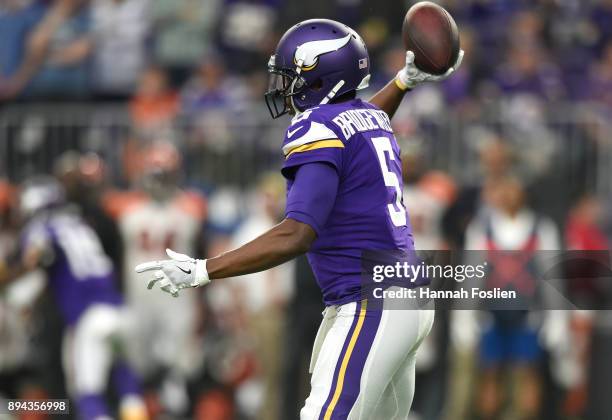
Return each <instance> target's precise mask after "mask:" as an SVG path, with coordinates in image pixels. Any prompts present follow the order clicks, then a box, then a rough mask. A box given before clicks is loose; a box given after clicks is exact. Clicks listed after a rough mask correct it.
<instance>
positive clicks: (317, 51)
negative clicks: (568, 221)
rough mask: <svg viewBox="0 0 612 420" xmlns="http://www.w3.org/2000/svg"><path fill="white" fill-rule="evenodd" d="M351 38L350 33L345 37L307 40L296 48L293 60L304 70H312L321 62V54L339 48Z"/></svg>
mask: <svg viewBox="0 0 612 420" xmlns="http://www.w3.org/2000/svg"><path fill="white" fill-rule="evenodd" d="M350 40H351V35H350V34H349V35H347V36H345V37H344V38H338V39H326V40H322V41H310V42H306V43H304V44H302V45H300V46H299V47H297V49H296V50H295V56H294V58H293V62H294V63H295V65H296V66H298V67H300V68H301V69H302V70H303V71H309V70H312V69H314V68H315V66H316V65H317V63H318V62H319V56H321V55H323V54H327V53H330V52H333V51H337V50H339V49H340V48H342V47H344V46H345V45H346V44H347V43H348V42H349V41H350Z"/></svg>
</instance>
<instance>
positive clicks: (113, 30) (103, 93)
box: [91, 0, 151, 98]
mask: <svg viewBox="0 0 612 420" xmlns="http://www.w3.org/2000/svg"><path fill="white" fill-rule="evenodd" d="M149 7H150V2H149V0H96V1H94V2H92V3H91V19H92V35H91V39H92V42H93V52H94V54H93V70H94V74H93V88H94V92H95V93H96V94H97V95H99V96H100V97H107V98H125V97H126V96H127V95H129V94H130V93H132V92H133V91H134V88H135V86H136V82H137V80H138V77H139V75H140V72H141V71H142V70H143V69H144V68H145V65H146V64H147V55H146V52H147V51H146V45H145V42H146V41H147V37H148V36H149V30H150V28H151V21H150V19H151V16H150V10H149Z"/></svg>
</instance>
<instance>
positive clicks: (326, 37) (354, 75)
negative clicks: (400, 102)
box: [265, 19, 370, 118]
mask: <svg viewBox="0 0 612 420" xmlns="http://www.w3.org/2000/svg"><path fill="white" fill-rule="evenodd" d="M369 63H370V60H369V56H368V50H367V48H366V46H365V43H364V42H363V40H362V39H361V37H360V36H359V34H357V32H355V31H354V30H352V29H351V28H349V27H348V26H346V25H344V24H342V23H340V22H336V21H333V20H329V19H310V20H305V21H303V22H300V23H298V24H297V25H295V26H293V27H292V28H290V29H289V30H288V31H287V32H285V34H284V35H283V37H282V38H281V40H280V41H279V43H278V46H277V47H276V50H275V52H274V54H272V56H271V57H270V61H269V62H268V72H269V73H270V81H269V88H268V91H267V92H266V94H265V98H266V104H267V105H268V109H269V110H270V114H271V115H272V118H277V117H280V116H281V115H284V114H286V113H292V114H299V113H301V112H304V111H305V110H307V109H309V108H312V107H314V106H317V105H321V104H325V103H327V102H330V101H331V102H333V100H334V98H337V97H339V96H343V95H345V94H349V93H351V92H355V91H357V90H359V89H363V88H365V87H367V85H368V80H369V76H370V64H369Z"/></svg>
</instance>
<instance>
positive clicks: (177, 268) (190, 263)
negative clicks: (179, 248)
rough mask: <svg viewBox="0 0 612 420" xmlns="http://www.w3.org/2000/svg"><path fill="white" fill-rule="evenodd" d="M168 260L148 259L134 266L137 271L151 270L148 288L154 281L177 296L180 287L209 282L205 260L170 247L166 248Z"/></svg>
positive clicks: (167, 291)
mask: <svg viewBox="0 0 612 420" xmlns="http://www.w3.org/2000/svg"><path fill="white" fill-rule="evenodd" d="M166 254H168V257H170V259H169V260H159V261H149V262H145V263H142V264H138V265H137V266H136V268H135V270H136V272H137V273H145V272H151V273H152V274H153V278H151V279H149V282H148V284H147V288H148V289H152V288H153V286H155V284H156V283H159V288H160V289H161V290H162V291H164V292H166V293H170V294H171V295H172V296H174V297H177V296H178V294H179V293H178V292H179V290H181V289H186V288H189V287H200V286H205V285H207V284H208V283H210V278H209V277H208V271H207V270H206V260H197V259H195V258H191V257H190V256H188V255H185V254H179V253H178V252H174V251H172V250H171V249H166Z"/></svg>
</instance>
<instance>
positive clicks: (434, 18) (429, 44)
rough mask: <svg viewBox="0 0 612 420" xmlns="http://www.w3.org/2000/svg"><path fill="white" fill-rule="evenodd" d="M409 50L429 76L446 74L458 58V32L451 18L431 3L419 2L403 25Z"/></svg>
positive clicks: (404, 39)
mask: <svg viewBox="0 0 612 420" xmlns="http://www.w3.org/2000/svg"><path fill="white" fill-rule="evenodd" d="M402 39H403V41H404V46H405V47H406V50H410V51H412V52H413V53H414V64H415V65H416V66H417V67H418V68H419V69H420V70H422V71H424V72H427V73H430V74H436V75H440V74H444V73H446V71H447V70H448V69H449V68H451V67H452V66H453V64H455V61H456V60H457V57H458V55H459V31H458V30H457V24H456V23H455V21H454V19H453V18H452V16H451V15H450V14H449V13H448V12H447V11H446V10H444V8H442V7H440V6H438V5H437V4H435V3H432V2H430V1H421V2H419V3H416V4H415V5H414V6H412V7H411V8H410V10H408V13H406V17H405V18H404V23H403V25H402Z"/></svg>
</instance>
